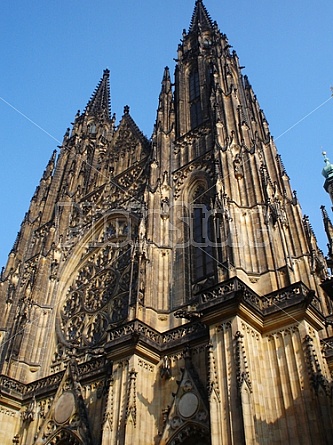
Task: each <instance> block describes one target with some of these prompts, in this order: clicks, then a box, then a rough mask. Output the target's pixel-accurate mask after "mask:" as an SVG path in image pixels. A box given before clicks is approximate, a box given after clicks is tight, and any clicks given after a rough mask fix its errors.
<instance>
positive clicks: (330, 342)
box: [0, 0, 333, 445]
mask: <svg viewBox="0 0 333 445" xmlns="http://www.w3.org/2000/svg"><path fill="white" fill-rule="evenodd" d="M230 48H231V46H230V45H229V43H228V40H227V37H226V35H224V34H223V33H221V32H220V30H219V28H218V25H217V23H216V22H213V21H212V19H211V18H210V16H209V14H208V11H207V9H206V7H205V6H204V4H203V3H202V1H201V0H197V1H196V2H195V7H194V12H193V15H192V19H191V23H190V26H189V29H188V31H187V32H186V31H184V32H183V35H182V40H181V44H180V45H179V47H178V54H177V59H176V69H175V77H174V79H171V75H170V72H169V69H168V68H165V70H164V73H163V78H162V87H161V92H160V95H159V99H158V109H157V117H156V123H155V126H154V131H153V135H152V138H151V139H150V140H148V139H147V138H146V137H145V136H144V135H143V134H142V132H141V131H140V129H139V128H138V127H137V125H136V124H135V122H134V120H133V119H132V117H131V114H130V109H129V107H128V106H126V107H125V108H124V113H123V116H122V118H121V120H120V122H119V123H116V120H115V117H114V115H112V114H111V110H110V88H109V71H108V70H105V71H104V73H103V76H102V78H101V80H100V82H99V83H98V85H97V88H96V90H95V91H94V93H93V95H92V96H91V98H90V100H89V102H88V104H87V106H86V108H85V110H84V112H83V113H80V112H78V114H77V115H76V117H75V121H74V123H73V126H72V128H71V129H68V130H67V132H66V134H65V136H64V139H63V143H62V145H61V147H60V148H59V153H58V152H57V151H55V152H54V153H53V154H52V156H51V159H50V161H49V163H48V165H47V167H46V169H45V171H44V174H43V176H42V179H41V181H40V184H39V186H38V187H37V189H36V192H35V194H34V196H33V198H32V200H31V204H30V208H29V211H28V213H27V214H26V215H25V217H24V220H23V222H22V225H21V230H20V232H19V234H18V237H17V239H16V241H15V244H14V247H13V249H12V251H11V252H10V254H9V258H8V263H7V265H6V267H5V268H4V270H3V271H2V274H1V282H0V443H1V444H2V445H11V444H20V445H37V444H38V445H40V444H52V445H65V444H66V445H67V444H72V445H133V444H134V443H135V444H137V445H180V444H184V445H233V444H246V445H248V444H260V445H263V444H267V445H268V444H269V445H280V444H283V445H285V444H302V445H305V444H309V445H310V444H316V445H324V444H331V443H333V423H332V421H333V419H332V415H333V412H332V371H333V354H332V353H331V351H333V349H332V348H333V339H331V338H330V335H332V332H331V327H330V326H329V323H328V322H327V320H328V318H329V315H330V313H331V302H330V298H329V291H327V286H326V288H325V286H323V283H326V284H327V283H329V282H330V280H329V276H328V272H327V264H326V260H325V258H324V257H323V254H322V252H321V251H320V250H319V248H318V246H317V242H316V238H315V235H314V233H313V230H312V227H311V224H310V222H309V220H308V218H307V217H305V216H303V215H302V212H301V208H300V205H299V203H298V200H297V196H296V195H295V193H293V192H292V189H291V187H290V183H289V177H288V175H287V173H286V170H285V168H284V165H283V162H282V160H281V157H280V155H279V154H278V152H277V149H276V147H275V144H274V141H273V139H272V137H271V135H270V131H269V126H268V123H267V121H266V118H265V115H264V113H263V111H262V110H261V108H260V106H259V103H258V100H257V98H256V96H255V94H254V92H253V90H252V87H251V84H250V82H249V80H248V78H247V77H246V76H243V74H242V73H241V66H240V63H239V60H238V57H237V54H236V52H235V51H231V49H230ZM327 224H329V223H327ZM328 287H329V285H328ZM324 289H325V290H326V293H325V292H324Z"/></svg>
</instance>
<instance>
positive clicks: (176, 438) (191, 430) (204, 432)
mask: <svg viewBox="0 0 333 445" xmlns="http://www.w3.org/2000/svg"><path fill="white" fill-rule="evenodd" d="M191 439H195V441H194V442H193V444H194V443H195V445H210V443H211V441H210V433H209V429H208V428H206V427H204V426H203V425H200V424H197V423H195V422H187V423H185V425H184V426H183V427H182V428H181V429H179V430H178V431H177V433H176V434H174V435H173V436H172V437H171V439H170V440H169V441H168V442H167V444H166V445H182V444H184V445H192V442H191Z"/></svg>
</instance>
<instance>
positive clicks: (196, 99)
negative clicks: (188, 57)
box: [189, 70, 202, 129]
mask: <svg viewBox="0 0 333 445" xmlns="http://www.w3.org/2000/svg"><path fill="white" fill-rule="evenodd" d="M189 84H190V85H189V87H190V95H189V97H190V119H191V128H192V129H193V128H196V127H197V126H198V125H200V124H201V123H202V111H201V100H200V78H199V72H198V71H197V70H195V71H192V72H191V74H190V77H189Z"/></svg>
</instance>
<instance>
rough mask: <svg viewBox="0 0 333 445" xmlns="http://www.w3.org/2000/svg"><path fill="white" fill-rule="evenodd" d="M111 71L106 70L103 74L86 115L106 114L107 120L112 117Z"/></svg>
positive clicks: (87, 107) (88, 105)
mask: <svg viewBox="0 0 333 445" xmlns="http://www.w3.org/2000/svg"><path fill="white" fill-rule="evenodd" d="M109 77H110V70H108V69H106V70H104V72H103V77H102V78H101V80H100V82H99V84H98V85H97V88H96V89H95V91H94V93H93V95H92V96H91V98H90V100H89V102H88V104H87V106H86V109H85V113H88V114H95V115H96V114H101V113H102V114H105V115H106V117H107V118H110V115H111V106H110V82H109Z"/></svg>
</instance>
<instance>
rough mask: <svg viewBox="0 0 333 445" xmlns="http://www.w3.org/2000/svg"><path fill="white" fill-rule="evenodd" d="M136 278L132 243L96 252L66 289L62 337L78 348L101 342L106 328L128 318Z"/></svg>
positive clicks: (61, 323)
mask: <svg viewBox="0 0 333 445" xmlns="http://www.w3.org/2000/svg"><path fill="white" fill-rule="evenodd" d="M136 277H137V264H136V261H135V260H133V261H132V244H131V243H128V244H126V245H124V246H122V247H121V248H119V247H118V248H117V247H115V246H112V245H105V246H104V247H102V248H101V249H99V250H98V251H97V252H95V253H93V254H92V255H91V256H90V257H89V258H88V259H87V260H86V261H85V263H84V264H83V265H82V267H81V268H80V269H79V271H78V272H77V275H76V278H75V279H74V281H73V283H72V285H71V286H70V287H69V289H68V291H67V294H66V298H65V302H64V304H63V306H62V308H61V311H60V320H61V321H60V328H61V329H60V330H61V337H62V338H61V340H63V341H64V342H65V343H67V344H68V343H69V344H71V345H72V346H74V347H76V348H87V347H94V346H97V345H99V344H101V343H102V342H103V340H104V339H105V336H106V331H107V329H108V328H109V327H112V325H115V324H118V323H120V322H122V321H123V320H124V319H125V318H126V317H127V313H128V305H129V303H130V302H129V298H130V293H131V292H130V290H131V291H135V286H136V281H137V279H136Z"/></svg>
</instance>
